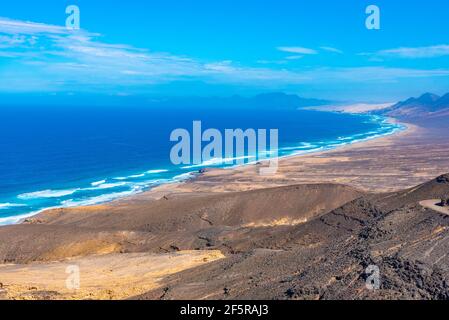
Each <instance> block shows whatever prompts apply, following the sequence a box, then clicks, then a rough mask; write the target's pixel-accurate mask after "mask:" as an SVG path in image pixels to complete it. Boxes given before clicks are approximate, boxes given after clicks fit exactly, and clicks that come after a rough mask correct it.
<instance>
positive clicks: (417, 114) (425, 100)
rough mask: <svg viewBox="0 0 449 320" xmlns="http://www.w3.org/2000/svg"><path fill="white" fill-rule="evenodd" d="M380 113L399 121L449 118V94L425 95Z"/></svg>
mask: <svg viewBox="0 0 449 320" xmlns="http://www.w3.org/2000/svg"><path fill="white" fill-rule="evenodd" d="M380 113H382V114H383V115H386V116H390V117H394V118H398V119H423V118H428V119H431V118H440V117H449V93H448V94H446V95H444V96H442V97H440V96H437V95H435V94H432V93H425V94H423V95H422V96H420V97H419V98H410V99H408V100H405V101H402V102H399V103H397V104H395V105H393V106H391V107H390V108H387V109H384V110H382V111H381V112H380Z"/></svg>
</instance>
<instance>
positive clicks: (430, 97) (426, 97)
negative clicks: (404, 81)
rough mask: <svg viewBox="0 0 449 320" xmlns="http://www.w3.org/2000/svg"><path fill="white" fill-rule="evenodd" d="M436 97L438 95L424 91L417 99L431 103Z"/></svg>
mask: <svg viewBox="0 0 449 320" xmlns="http://www.w3.org/2000/svg"><path fill="white" fill-rule="evenodd" d="M438 99H440V97H439V96H437V95H436V94H433V93H430V92H427V93H424V94H423V95H422V96H421V97H419V98H418V100H419V101H421V102H425V103H432V102H435V101H437V100H438Z"/></svg>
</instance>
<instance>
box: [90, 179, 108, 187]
mask: <svg viewBox="0 0 449 320" xmlns="http://www.w3.org/2000/svg"><path fill="white" fill-rule="evenodd" d="M104 183H106V180H101V181H97V182H92V183H91V184H90V185H91V186H92V187H98V186H99V185H102V184H104Z"/></svg>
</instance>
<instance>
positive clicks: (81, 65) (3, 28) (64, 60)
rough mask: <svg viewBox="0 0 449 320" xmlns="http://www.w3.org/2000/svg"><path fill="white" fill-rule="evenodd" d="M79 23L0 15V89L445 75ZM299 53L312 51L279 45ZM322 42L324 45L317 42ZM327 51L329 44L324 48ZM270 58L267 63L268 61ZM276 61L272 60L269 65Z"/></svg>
mask: <svg viewBox="0 0 449 320" xmlns="http://www.w3.org/2000/svg"><path fill="white" fill-rule="evenodd" d="M99 39H100V35H98V34H94V33H90V32H87V31H84V30H80V31H69V30H66V29H65V28H64V27H59V26H52V25H46V24H41V23H33V22H22V21H15V20H10V19H3V18H0V46H1V45H3V46H4V49H2V51H1V53H0V59H11V60H12V61H10V64H8V66H13V67H10V68H2V69H1V70H0V90H2V91H7V90H23V91H27V90H39V91H45V90H48V91H53V92H54V91H60V90H65V91H71V90H75V89H76V90H82V89H86V90H104V91H106V92H111V89H113V90H118V91H120V92H122V90H123V91H126V90H128V89H129V88H135V90H141V91H142V92H145V91H146V90H147V89H148V86H149V85H154V84H164V83H169V82H173V81H190V80H193V81H203V82H207V83H218V84H238V85H240V84H244V85H247V86H265V87H276V88H277V87H280V86H283V85H284V86H287V85H297V84H307V83H314V84H324V83H341V82H347V83H352V82H370V81H395V80H398V79H403V78H419V77H440V76H449V70H440V69H438V70H415V69H398V68H381V67H364V68H302V69H286V68H284V67H283V64H284V62H282V63H275V61H263V60H262V61H259V63H261V64H265V66H260V67H249V66H242V65H240V64H239V63H236V62H233V61H228V60H225V61H202V60H199V59H195V58H191V57H185V56H179V55H173V54H170V53H164V52H152V51H150V50H147V49H140V48H135V47H131V46H128V45H123V44H109V43H105V42H102V41H100V40H99ZM279 50H281V51H284V52H288V53H293V55H290V56H289V57H287V58H286V59H285V61H288V60H287V59H290V60H294V59H299V58H300V57H302V55H307V54H317V51H315V50H312V49H307V48H301V47H280V48H279ZM323 50H325V49H323ZM327 51H329V50H327ZM270 64H273V65H272V66H269V65H270ZM274 64H276V66H274Z"/></svg>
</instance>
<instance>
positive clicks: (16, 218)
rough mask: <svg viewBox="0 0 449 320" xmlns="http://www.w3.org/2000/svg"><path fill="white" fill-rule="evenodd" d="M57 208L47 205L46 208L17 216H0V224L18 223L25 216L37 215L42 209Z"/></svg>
mask: <svg viewBox="0 0 449 320" xmlns="http://www.w3.org/2000/svg"><path fill="white" fill-rule="evenodd" d="M57 208H58V207H48V208H44V209H41V210H39V211H34V212H29V213H25V214H22V215H18V216H11V217H5V218H0V226H6V225H10V224H15V223H19V222H20V221H23V220H24V219H26V218H30V217H33V216H35V215H38V214H39V213H41V212H43V211H46V210H50V209H57Z"/></svg>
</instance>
